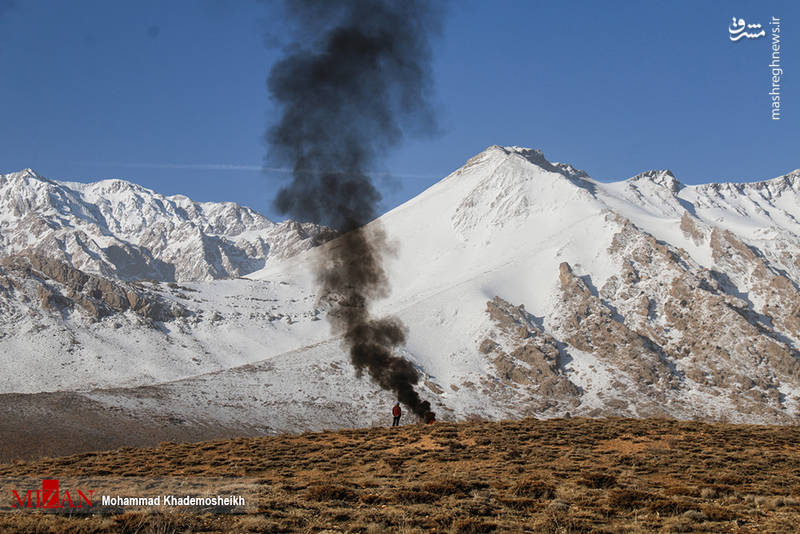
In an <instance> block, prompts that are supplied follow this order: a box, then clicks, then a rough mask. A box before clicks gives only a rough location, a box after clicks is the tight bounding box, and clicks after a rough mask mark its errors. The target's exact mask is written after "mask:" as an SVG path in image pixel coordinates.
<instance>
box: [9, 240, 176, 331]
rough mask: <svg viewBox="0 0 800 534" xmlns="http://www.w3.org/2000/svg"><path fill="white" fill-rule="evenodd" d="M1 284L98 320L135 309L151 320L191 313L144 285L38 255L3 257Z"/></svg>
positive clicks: (47, 304) (59, 308)
mask: <svg viewBox="0 0 800 534" xmlns="http://www.w3.org/2000/svg"><path fill="white" fill-rule="evenodd" d="M0 269H1V270H0V286H2V291H4V292H5V293H6V295H5V297H6V299H8V298H9V297H10V296H11V293H12V292H15V291H18V292H20V293H22V295H20V297H21V298H23V299H25V298H27V299H30V298H31V296H32V295H31V294H35V298H36V299H37V300H38V301H39V303H40V305H41V307H42V308H44V309H45V310H48V311H51V312H59V311H72V310H75V309H78V310H80V311H81V312H82V313H83V314H84V315H86V316H87V317H88V318H89V319H90V320H93V321H97V320H99V319H102V318H104V317H108V316H111V315H113V314H115V313H124V312H126V311H132V312H134V313H136V314H137V315H139V316H140V317H142V318H145V319H149V320H151V321H170V320H172V319H175V318H177V317H185V316H187V315H189V311H188V310H187V309H186V308H184V307H183V306H181V305H180V304H177V303H175V302H168V301H166V300H164V299H163V298H161V297H160V296H158V295H156V294H154V293H152V292H149V291H147V290H145V289H144V288H143V287H142V286H141V285H137V284H132V283H126V282H118V281H113V280H109V279H106V278H101V277H99V276H95V275H91V274H86V273H84V272H81V271H79V270H78V269H75V268H73V267H72V266H70V265H69V264H68V263H65V262H63V261H60V260H57V259H53V258H48V257H45V256H41V255H38V254H32V253H29V254H24V255H15V256H7V257H4V258H1V259H0Z"/></svg>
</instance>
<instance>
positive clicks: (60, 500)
mask: <svg viewBox="0 0 800 534" xmlns="http://www.w3.org/2000/svg"><path fill="white" fill-rule="evenodd" d="M34 496H35V497H34ZM93 497H94V490H89V496H88V497H87V496H86V493H84V492H83V491H81V490H77V491H76V493H70V491H69V490H64V491H63V492H61V491H60V490H59V487H58V479H57V478H49V479H45V480H42V487H41V489H35V490H28V491H26V492H24V493H23V494H22V495H21V496H20V494H19V493H18V492H17V490H11V507H12V508H50V509H53V508H83V507H84V506H85V507H87V508H91V507H92V498H93Z"/></svg>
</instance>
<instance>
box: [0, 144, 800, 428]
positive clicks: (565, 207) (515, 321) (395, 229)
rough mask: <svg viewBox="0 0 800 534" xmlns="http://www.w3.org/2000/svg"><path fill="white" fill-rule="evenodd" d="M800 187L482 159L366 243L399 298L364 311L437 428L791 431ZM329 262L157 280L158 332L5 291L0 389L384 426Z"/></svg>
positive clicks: (126, 315)
mask: <svg viewBox="0 0 800 534" xmlns="http://www.w3.org/2000/svg"><path fill="white" fill-rule="evenodd" d="M798 176H800V173H797V172H796V171H792V173H789V174H787V175H784V176H782V177H778V178H776V179H771V180H766V181H762V182H756V185H754V186H752V187H739V188H737V187H734V186H731V187H720V188H718V189H715V188H713V187H704V186H696V185H683V184H680V182H678V181H677V179H676V178H675V177H674V176H673V175H672V173H671V172H669V171H666V170H662V171H645V172H644V173H640V174H639V175H637V176H635V177H633V178H631V179H628V180H623V181H620V182H613V183H605V182H599V181H597V180H594V179H592V178H591V177H589V176H588V175H586V174H585V173H583V172H582V171H578V170H576V169H574V168H573V167H572V166H569V165H568V164H560V163H550V162H548V161H547V160H546V158H544V154H543V153H542V152H541V151H536V150H532V149H523V148H520V147H497V146H493V147H489V148H488V149H487V150H485V151H483V152H481V153H480V154H477V155H476V156H474V157H473V158H470V159H469V160H468V161H467V162H466V164H465V165H464V166H462V167H461V168H459V169H457V170H456V171H454V172H453V173H451V174H450V175H448V176H447V177H445V178H444V179H442V180H441V181H440V182H438V183H436V184H434V185H433V186H431V187H430V188H428V189H426V190H425V191H424V192H423V193H421V194H420V195H418V196H417V197H415V198H414V199H411V200H410V201H408V202H406V203H404V204H402V205H400V206H398V207H396V208H394V209H393V210H390V211H389V212H387V213H386V214H384V215H383V216H381V217H380V218H379V219H377V220H376V221H373V222H372V223H370V224H368V225H367V227H366V228H365V231H366V232H373V231H374V232H381V233H383V234H385V235H386V236H388V238H389V243H390V249H391V250H390V251H389V253H388V254H387V255H386V257H385V258H384V268H385V269H386V273H387V276H388V279H389V280H390V281H391V283H392V287H391V290H392V293H391V295H390V296H389V297H387V298H386V299H384V300H381V301H377V302H375V303H374V304H373V307H372V308H373V309H372V311H373V313H374V314H375V315H376V316H382V315H394V316H397V317H398V318H399V319H400V320H402V321H403V322H404V323H405V324H406V325H407V327H408V338H407V343H406V345H405V346H404V347H402V348H401V349H400V351H399V353H400V354H401V355H403V356H404V357H406V358H408V359H409V360H410V361H411V362H412V363H413V364H414V365H415V367H416V368H417V369H418V370H419V371H420V374H421V379H420V384H419V390H420V393H421V395H422V397H423V398H425V399H426V400H429V401H430V402H431V403H432V405H433V406H434V408H435V409H436V410H437V412H439V414H440V417H441V419H444V420H463V419H471V418H490V419H505V418H518V417H526V416H536V417H542V418H550V417H560V416H564V415H565V414H567V413H570V414H572V415H580V416H590V417H600V416H626V417H674V418H681V419H701V420H730V421H737V422H758V423H781V424H785V423H789V422H792V421H794V420H796V418H797V417H798V416H800V363H799V362H800V352H798V349H800V292H799V291H798V286H800V259H798V258H800V222H798V221H800V195H799V194H798V188H796V187H795V186H794V184H795V182H796V180H797V179H798ZM676 184H680V186H678V185H676ZM781 184H784V185H781ZM1 198H2V197H0V199H1ZM220 209H223V208H220ZM228 220H229V219H226V222H227V221H228ZM295 224H299V223H295ZM226 228H227V227H226ZM300 230H302V227H301V228H300ZM300 230H298V232H299V231H300ZM78 237H80V236H78ZM329 246H336V242H335V241H331V242H326V243H323V244H321V245H320V246H317V247H314V246H309V247H308V248H306V249H304V250H301V251H299V252H297V253H296V254H293V255H289V256H285V257H282V258H280V259H276V261H270V262H266V263H265V265H264V266H263V268H261V269H259V270H255V271H253V272H250V273H248V274H247V275H246V278H242V279H236V280H201V281H183V282H181V283H180V284H174V283H173V284H164V283H158V282H157V281H156V282H147V283H145V285H144V287H145V289H147V291H148V293H152V298H153V299H156V300H158V301H159V302H163V303H164V306H167V307H170V306H171V305H172V304H174V305H175V306H176V308H175V309H178V308H177V306H180V308H179V309H181V310H185V311H182V312H181V313H180V314H176V315H175V317H172V318H167V320H165V321H154V322H152V324H145V323H143V322H142V321H141V319H140V318H137V317H136V315H135V314H134V313H132V312H130V311H124V312H121V313H118V314H115V315H113V316H108V317H101V318H99V319H95V320H89V319H90V318H87V316H86V313H85V312H84V311H82V310H81V308H80V306H76V307H74V309H68V308H65V309H64V310H62V311H61V312H59V313H60V315H59V314H56V313H54V312H52V311H48V310H42V309H41V307H40V306H39V304H38V303H37V302H34V301H31V302H25V301H24V300H23V299H22V296H23V292H21V291H19V292H17V293H14V292H10V293H9V295H10V296H8V297H7V298H6V300H5V301H2V298H0V302H6V305H7V306H8V307H10V308H13V309H15V310H18V312H17V313H16V315H15V316H14V317H17V319H16V320H15V321H16V322H8V321H4V322H3V323H0V331H2V333H3V335H2V336H0V350H2V351H4V352H5V353H15V354H18V355H24V357H23V356H18V357H17V360H21V361H17V360H14V361H2V360H0V365H3V366H4V367H3V373H2V374H0V376H3V377H5V378H4V381H3V382H2V383H0V392H4V393H8V394H11V393H12V392H17V393H20V392H25V393H29V394H32V395H33V396H32V397H26V398H27V399H28V401H29V402H30V403H31V405H30V406H31V407H30V410H31V411H32V412H33V411H35V406H36V402H38V401H37V400H36V399H37V397H36V395H37V393H36V392H37V389H36V388H37V387H38V388H39V389H38V391H70V392H73V393H74V394H75V395H78V396H80V397H81V398H83V399H84V400H85V402H86V403H88V404H90V405H92V406H101V407H103V408H102V409H103V410H108V412H109V413H117V412H119V413H123V414H126V416H128V417H133V418H141V419H142V420H147V421H149V420H151V419H153V418H160V419H158V420H159V421H162V420H164V418H167V419H169V418H171V419H174V420H180V421H182V422H183V423H181V424H182V425H184V426H185V427H186V428H187V432H189V429H191V432H189V433H190V434H191V435H192V436H198V435H203V434H202V432H203V431H204V430H203V429H206V428H211V427H213V426H214V425H221V426H223V427H225V428H228V426H227V423H226V422H230V421H236V424H237V425H240V427H241V428H242V429H243V431H244V429H247V432H253V431H254V429H262V431H264V432H285V431H299V430H309V429H321V428H324V427H325V425H328V426H330V425H334V426H336V425H337V424H338V425H339V426H358V425H362V426H363V425H364V424H379V422H380V421H381V420H382V418H383V416H382V415H381V413H380V411H377V412H376V410H375V406H376V405H380V406H382V405H388V406H391V405H392V404H393V399H392V397H391V394H389V393H387V392H384V391H380V390H379V389H378V388H377V387H376V386H375V385H374V384H372V383H371V382H370V381H369V380H368V379H367V378H365V377H359V376H357V375H356V374H355V372H354V371H353V370H352V368H351V366H350V364H349V362H348V357H347V352H346V350H345V348H344V347H343V346H342V344H341V339H339V338H338V337H336V335H334V334H333V333H331V331H330V325H329V324H328V322H327V318H326V313H327V310H328V309H329V308H330V306H331V303H330V302H329V301H326V300H325V299H324V298H321V296H320V295H319V292H318V289H317V287H316V283H315V273H314V269H313V265H315V263H316V262H317V261H320V260H321V259H322V258H323V255H324V252H325V249H326V247H329ZM0 274H2V273H0ZM12 278H13V277H12ZM1 280H2V278H1V277H0V281H1ZM44 282H45V283H47V284H49V287H51V288H52V291H53V294H54V295H55V294H60V295H62V296H64V297H65V298H72V300H73V301H75V297H70V296H69V295H70V287H69V286H68V285H65V284H63V283H61V282H59V281H58V280H55V281H48V280H44ZM31 288H33V286H31ZM29 291H35V289H30V290H29ZM27 294H29V295H35V294H36V293H35V292H34V293H30V292H29V293H27ZM0 297H2V295H0ZM29 300H32V299H30V298H29ZM33 300H35V299H33ZM76 302H77V301H76ZM0 320H3V318H2V317H0ZM115 324H119V326H117V327H115V326H114V325H115ZM32 333H33V334H32ZM66 336H71V338H72V339H74V340H75V341H74V342H71V341H70V342H69V343H67V342H66V341H62V339H66ZM31 343H33V344H35V350H32V349H29V348H27V347H28V345H30V344H31ZM67 348H69V349H70V350H71V352H70V353H69V354H70V356H69V358H58V357H57V355H58V354H60V353H59V351H66V350H67ZM131 354H136V355H137V358H139V359H140V361H131V358H130V355H131ZM23 364H25V365H23ZM78 377H79V378H78ZM32 384H36V385H35V386H34V385H32ZM0 398H2V395H0ZM9 402H11V401H9ZM26 402H27V401H26ZM42 402H45V401H44V400H43V401H42ZM47 406H50V404H47ZM320 406H324V407H325V410H326V411H325V415H324V417H323V416H320V415H319V407H320ZM337 422H338V423H337ZM163 424H168V422H165V423H163ZM198 433H199V434H198ZM187 435H189V434H187Z"/></svg>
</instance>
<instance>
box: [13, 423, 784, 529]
mask: <svg viewBox="0 0 800 534" xmlns="http://www.w3.org/2000/svg"><path fill="white" fill-rule="evenodd" d="M799 430H800V428H798V427H772V426H753V425H728V424H703V423H698V422H684V421H673V420H655V419H645V420H631V419H557V420H548V421H539V420H534V419H527V420H522V421H503V422H472V423H458V424H455V423H436V424H434V425H408V426H402V427H399V428H373V429H362V430H342V431H336V432H333V431H331V432H321V433H313V434H311V433H309V434H302V435H284V436H277V437H264V438H237V439H231V440H224V441H212V442H204V443H193V444H176V443H163V444H161V445H160V446H158V447H154V448H147V449H132V448H126V449H119V450H116V451H112V452H100V453H89V454H79V455H74V456H69V457H62V458H44V459H39V460H35V461H17V462H14V463H9V464H2V465H0V477H9V476H34V477H43V476H47V477H59V476H61V477H67V476H85V475H93V476H94V475H115V476H137V477H142V476H147V477H149V476H152V477H158V476H182V475H191V476H195V477H197V476H225V477H227V476H230V477H256V478H257V479H258V480H259V481H260V484H261V486H260V489H259V491H260V493H259V495H260V502H259V505H258V510H257V511H255V510H254V511H252V512H248V513H244V514H239V515H211V514H196V513H187V512H181V513H177V512H175V513H172V512H166V513H164V512H132V511H131V512H125V513H122V514H119V515H89V516H73V517H68V516H64V515H54V514H44V513H41V512H14V513H2V514H0V531H2V532H25V533H29V532H54V533H61V532H63V533H90V532H127V533H147V532H153V533H168V532H309V533H312V532H315V533H323V532H325V533H334V532H364V533H380V532H401V533H411V532H445V533H470V532H537V533H570V532H607V533H622V532H630V533H636V532H714V533H719V532H758V533H767V532H798V530H800V437H799V436H798V431H799ZM0 498H6V497H5V496H2V497H0Z"/></svg>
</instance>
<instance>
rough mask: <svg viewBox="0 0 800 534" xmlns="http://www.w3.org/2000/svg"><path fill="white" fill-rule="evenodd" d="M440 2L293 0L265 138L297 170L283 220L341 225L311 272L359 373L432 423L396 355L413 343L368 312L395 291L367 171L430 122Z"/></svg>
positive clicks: (286, 193) (282, 202)
mask: <svg viewBox="0 0 800 534" xmlns="http://www.w3.org/2000/svg"><path fill="white" fill-rule="evenodd" d="M439 7H440V6H437V5H435V4H432V3H430V2H428V3H422V2H418V1H415V0H397V1H390V0H387V1H380V0H349V1H338V2H334V1H313V0H302V1H301V0H289V1H287V2H286V5H285V9H286V13H287V14H288V15H289V20H290V21H291V22H292V23H293V24H294V25H295V42H294V43H293V44H292V46H291V47H289V48H287V50H288V51H287V53H286V55H285V56H284V57H283V58H282V59H281V60H279V61H278V62H277V63H276V64H275V66H274V67H273V68H272V70H271V71H270V74H269V78H268V80H267V87H268V89H269V92H270V95H271V96H272V98H273V99H274V101H275V102H276V103H277V104H278V105H279V106H280V108H281V111H282V115H281V118H280V120H279V121H278V122H277V123H276V124H274V125H273V126H272V128H270V130H269V131H268V132H267V135H266V139H267V142H268V145H269V146H270V154H269V159H270V160H271V161H276V160H277V162H280V163H281V164H287V165H290V166H291V167H292V169H293V180H292V182H291V183H290V184H289V185H287V186H286V187H284V188H282V189H281V190H280V191H279V193H278V195H277V197H276V199H275V205H276V207H277V208H278V210H279V211H280V212H281V213H284V214H289V215H291V216H292V217H295V218H297V219H300V220H306V221H309V220H310V221H314V222H316V223H319V224H324V225H327V226H331V227H333V228H336V229H337V230H339V231H340V232H342V233H343V235H342V236H341V237H340V238H339V239H337V240H336V241H334V242H331V243H329V244H328V245H327V246H326V247H325V249H324V250H325V256H324V257H323V258H322V260H321V261H320V262H319V263H318V265H317V266H316V274H317V280H318V283H319V284H320V287H321V289H322V295H323V296H327V297H328V298H331V299H333V300H335V301H336V307H335V308H334V309H333V310H331V313H330V320H331V323H332V325H333V327H334V329H335V331H336V332H337V333H340V334H342V336H343V339H344V341H345V343H346V344H347V346H348V348H349V351H350V358H351V361H352V363H353V365H354V366H355V368H356V370H357V372H358V374H359V375H360V374H361V373H363V372H364V371H366V372H367V373H369V376H370V377H371V378H372V379H373V380H374V381H375V382H376V383H377V384H378V385H380V386H381V387H382V388H383V389H386V390H390V391H393V392H395V394H396V395H397V398H398V400H399V401H400V402H402V403H403V404H405V405H406V406H408V407H409V408H410V409H411V410H412V411H413V412H414V413H415V414H416V415H417V416H419V417H420V418H422V419H423V420H430V419H432V418H433V417H434V414H433V412H432V411H431V406H430V403H428V401H423V400H421V399H420V397H419V395H418V394H417V392H416V391H415V390H414V386H415V385H416V384H417V383H418V381H419V375H418V373H417V370H416V369H415V368H414V366H413V365H412V364H411V363H410V362H409V361H407V360H405V359H404V358H402V357H400V356H398V355H396V354H395V353H394V350H393V349H394V348H395V347H397V346H399V345H402V344H403V343H404V341H405V337H406V329H405V327H404V326H403V324H402V323H401V322H400V321H399V320H398V319H397V318H394V317H384V318H374V317H371V316H370V313H369V304H370V302H371V301H373V300H375V299H378V298H382V297H385V296H387V295H388V294H389V282H388V279H387V276H386V272H385V271H384V269H383V266H382V257H383V254H384V253H385V252H386V251H387V245H386V240H385V236H384V234H383V232H382V231H381V229H380V228H379V227H378V226H377V224H376V223H373V224H372V225H370V227H369V228H365V227H364V225H365V224H366V223H368V222H370V221H372V220H373V219H375V217H376V216H377V213H376V211H377V204H378V202H379V201H380V199H381V196H380V193H379V192H378V190H377V189H376V188H375V186H374V185H373V183H372V181H371V179H370V177H369V175H368V170H369V169H374V168H375V167H374V166H375V164H376V163H377V162H378V161H379V160H380V158H381V157H383V156H384V155H385V153H386V151H387V150H388V149H390V148H392V147H393V146H395V145H397V144H398V143H399V142H400V141H402V139H403V135H404V132H406V131H409V130H425V129H426V128H431V127H432V125H433V118H432V117H433V114H432V113H431V106H430V105H429V94H430V46H429V42H428V39H429V36H430V35H432V34H435V33H436V32H437V31H438V27H439V20H440V14H441V10H440V9H439Z"/></svg>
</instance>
